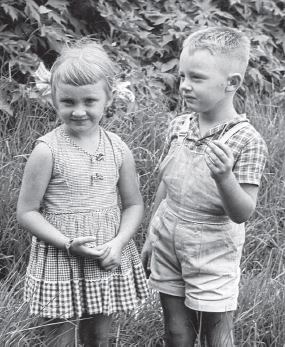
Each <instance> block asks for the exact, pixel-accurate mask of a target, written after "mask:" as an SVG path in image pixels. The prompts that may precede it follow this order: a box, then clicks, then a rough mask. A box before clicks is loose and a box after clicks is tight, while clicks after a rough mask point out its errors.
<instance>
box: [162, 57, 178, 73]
mask: <svg viewBox="0 0 285 347" xmlns="http://www.w3.org/2000/svg"><path fill="white" fill-rule="evenodd" d="M178 64H179V59H176V58H175V59H171V60H169V61H168V62H167V63H164V64H162V66H161V72H166V71H169V70H172V69H173V68H174V67H175V66H177V65H178Z"/></svg>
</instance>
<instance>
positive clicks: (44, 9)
mask: <svg viewBox="0 0 285 347" xmlns="http://www.w3.org/2000/svg"><path fill="white" fill-rule="evenodd" d="M51 11H52V10H49V9H48V8H47V7H45V6H43V5H41V6H40V7H39V14H46V13H49V12H51Z"/></svg>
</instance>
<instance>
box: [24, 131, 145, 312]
mask: <svg viewBox="0 0 285 347" xmlns="http://www.w3.org/2000/svg"><path fill="white" fill-rule="evenodd" d="M38 141H41V142H45V143H46V144H47V145H48V146H49V148H50V149H51V151H52V155H53V173H52V178H51V181H50V183H49V185H48V187H47V190H46V193H45V195H44V199H43V204H42V214H43V216H44V217H45V218H46V219H47V220H48V221H49V222H50V223H51V224H52V225H54V226H55V227H56V228H57V229H58V230H60V231H61V232H62V233H63V234H64V235H66V236H67V237H70V238H74V237H79V236H91V235H92V236H95V237H96V244H97V245H101V244H104V243H106V242H107V241H109V240H111V239H112V238H114V236H115V235H116V233H117V232H118V229H119V224H120V208H119V196H118V190H117V182H118V179H119V168H120V166H121V164H122V159H123V143H122V141H121V140H120V138H119V137H118V136H116V135H115V134H113V133H110V132H105V131H104V130H103V129H100V144H99V147H98V149H97V150H96V152H95V153H94V154H92V155H91V154H89V153H87V152H86V151H84V150H83V149H82V148H80V147H79V146H77V145H76V144H75V143H73V142H72V140H71V139H70V138H69V137H68V136H67V135H66V134H65V133H64V131H63V129H62V127H58V128H56V129H55V130H53V131H52V132H50V133H48V134H47V135H45V136H43V137H41V138H40V139H39V140H38ZM147 293H148V290H147V284H146V279H145V274H144V270H143V267H142V264H141V262H140V258H139V255H138V252H137V249H136V247H135V244H134V241H133V240H131V241H130V242H129V244H128V245H127V246H126V247H125V248H124V250H123V252H122V258H121V265H120V266H119V267H118V268H117V269H116V270H114V271H105V270H104V269H102V268H101V267H100V265H99V262H98V261H97V260H93V259H87V258H83V257H77V256H73V255H70V256H68V254H67V252H66V251H65V250H60V249H57V248H55V247H53V246H51V245H48V244H46V243H45V242H43V241H39V240H38V239H37V238H36V237H33V239H32V246H31V254H30V262H29V265H28V268H27V274H26V282H25V300H26V301H28V302H29V303H30V310H31V313H32V314H35V315H39V316H42V317H47V318H56V317H61V318H71V317H81V316H82V314H83V313H87V314H97V313H103V314H106V315H108V314H111V313H113V312H117V311H129V310H132V309H134V308H135V307H136V306H137V299H144V298H146V297H147Z"/></svg>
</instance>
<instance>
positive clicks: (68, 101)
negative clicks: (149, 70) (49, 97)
mask: <svg viewBox="0 0 285 347" xmlns="http://www.w3.org/2000/svg"><path fill="white" fill-rule="evenodd" d="M61 102H62V103H63V104H65V105H72V104H73V101H72V100H70V99H62V100H61Z"/></svg>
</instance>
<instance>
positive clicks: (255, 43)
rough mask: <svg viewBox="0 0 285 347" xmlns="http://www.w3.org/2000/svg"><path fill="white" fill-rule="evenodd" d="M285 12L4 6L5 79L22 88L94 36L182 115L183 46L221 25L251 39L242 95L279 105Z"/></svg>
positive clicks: (219, 3)
mask: <svg viewBox="0 0 285 347" xmlns="http://www.w3.org/2000/svg"><path fill="white" fill-rule="evenodd" d="M284 9H285V5H284V1H281V0H193V1H188V0H166V1H165V0H149V1H144V0H134V1H126V0H107V1H106V0H86V1H81V0H73V1H68V0H48V1H44V0H20V1H16V0H8V1H3V0H2V1H0V27H1V33H0V38H1V40H0V53H2V54H1V57H2V58H1V59H2V61H1V63H2V64H1V66H2V76H5V77H7V76H8V77H9V79H10V81H11V80H12V79H13V78H14V79H15V80H16V82H18V83H24V84H27V83H28V82H29V81H30V79H29V76H30V75H31V74H32V73H33V71H34V69H35V67H37V66H38V63H39V61H40V60H43V61H44V62H45V64H46V65H47V66H48V67H50V65H51V64H52V62H53V61H54V59H55V57H56V54H57V53H58V52H59V51H60V49H61V47H62V45H63V43H64V42H66V41H68V40H70V39H72V38H75V37H79V36H83V35H91V36H95V37H96V38H98V39H99V40H100V41H101V42H102V43H103V44H104V47H105V49H106V50H107V51H109V52H110V54H111V55H112V56H113V58H114V60H115V61H116V62H117V63H118V65H119V66H120V67H121V68H122V70H123V71H126V70H127V71H130V70H132V69H133V70H135V71H137V72H138V75H137V76H138V77H137V79H136V78H132V82H133V83H134V84H135V85H136V84H137V83H140V82H139V81H138V79H140V81H143V82H144V83H145V87H146V88H147V89H149V91H150V93H152V95H153V96H156V95H157V93H156V92H157V90H162V91H163V92H164V93H165V94H166V95H167V96H168V97H169V107H170V108H171V109H172V110H173V109H175V108H176V109H177V108H178V109H179V107H180V105H179V103H178V89H177V86H178V84H177V83H178V82H177V78H176V72H177V66H178V59H179V54H180V51H181V45H182V42H183V40H184V39H185V38H186V37H187V36H188V35H189V34H190V33H191V32H193V31H195V30H196V29H198V28H201V27H203V26H212V25H225V26H230V27H237V28H240V29H242V30H244V31H245V32H246V33H247V35H248V36H249V37H250V39H251V41H252V52H251V59H250V64H249V68H248V73H247V76H246V80H245V84H244V86H245V87H246V88H245V87H244V89H243V90H241V95H242V96H245V95H248V94H250V93H253V92H258V93H263V94H266V95H270V96H271V95H273V97H275V98H276V100H277V101H278V100H279V101H280V100H282V99H283V98H284V86H285V78H284V76H283V75H284V69H285V54H284V50H285V40H284V34H285V11H284ZM6 87H7V85H6ZM1 89H3V87H1ZM159 94H160V93H159ZM4 96H5V95H4ZM1 99H2V100H3V95H1ZM6 101H7V100H6Z"/></svg>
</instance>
